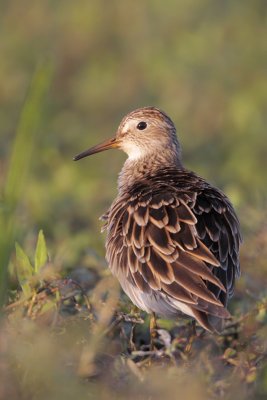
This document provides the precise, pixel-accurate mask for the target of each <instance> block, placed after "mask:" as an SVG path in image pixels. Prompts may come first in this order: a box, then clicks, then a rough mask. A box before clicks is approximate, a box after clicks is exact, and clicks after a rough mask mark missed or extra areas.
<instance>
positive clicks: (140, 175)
mask: <svg viewBox="0 0 267 400" xmlns="http://www.w3.org/2000/svg"><path fill="white" fill-rule="evenodd" d="M166 167H169V168H183V166H182V162H181V158H180V155H179V154H177V153H176V152H175V153H174V152H171V151H167V150H165V151H163V152H161V153H152V154H146V155H144V156H142V157H140V158H137V159H136V158H134V159H132V158H128V159H127V160H126V161H125V163H124V166H123V168H122V170H121V172H120V174H119V179H118V189H119V193H123V192H125V191H128V190H129V189H130V188H131V187H132V185H134V184H135V183H136V182H137V181H141V180H143V179H149V176H150V175H155V174H156V173H157V171H159V170H161V169H164V168H166Z"/></svg>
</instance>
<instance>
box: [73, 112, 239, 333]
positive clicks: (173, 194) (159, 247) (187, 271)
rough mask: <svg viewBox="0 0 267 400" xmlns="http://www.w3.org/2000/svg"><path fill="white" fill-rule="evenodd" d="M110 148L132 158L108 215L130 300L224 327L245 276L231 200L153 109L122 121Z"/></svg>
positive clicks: (116, 270) (110, 256)
mask: <svg viewBox="0 0 267 400" xmlns="http://www.w3.org/2000/svg"><path fill="white" fill-rule="evenodd" d="M111 148H119V149H121V150H123V151H124V152H125V153H127V155H128V159H127V160H126V162H125V164H124V166H123V168H122V170H121V173H120V175H119V180H118V196H117V198H116V199H115V200H114V202H113V203H112V205H111V207H110V209H109V210H108V212H107V213H106V214H105V215H104V217H103V218H104V220H106V224H105V228H106V229H107V239H106V258H107V261H108V263H109V267H110V269H111V271H112V273H113V274H114V275H115V276H116V277H117V278H118V280H119V282H120V284H121V286H122V288H123V290H124V291H125V293H126V294H127V295H128V296H129V297H130V299H131V300H132V302H133V303H134V304H135V305H136V306H137V307H139V308H140V309H141V310H144V311H146V312H147V313H152V314H157V315H160V316H163V317H165V318H175V317H178V316H180V315H184V314H185V315H187V316H189V317H191V318H193V319H195V320H196V321H197V322H198V323H199V324H200V325H201V326H202V327H204V328H205V329H207V330H209V331H213V332H214V331H219V330H220V329H221V328H222V322H223V320H224V319H225V318H229V316H230V314H229V312H228V311H227V309H226V306H227V302H228V299H229V298H230V297H231V296H232V294H233V291H234V284H235V278H236V277H238V276H239V274H240V266H239V245H240V241H241V235H240V228H239V222H238V218H237V216H236V213H235V211H234V209H233V206H232V205H231V203H230V201H229V200H228V198H227V197H226V196H225V195H224V194H223V193H222V192H221V191H220V190H219V189H217V188H215V187H213V186H212V185H210V184H209V183H207V182H206V181H205V180H204V179H203V178H200V177H199V176H198V175H196V174H195V173H193V172H190V171H188V170H186V169H185V168H184V167H183V164H182V160H181V147H180V143H179V141H178V139H177V136H176V129H175V126H174V124H173V122H172V120H171V119H170V118H169V117H168V116H167V115H166V114H165V113H164V112H162V111H160V110H159V109H157V108H154V107H145V108H140V109H137V110H135V111H133V112H131V113H129V114H128V115H126V117H124V118H123V120H122V122H121V123H120V125H119V128H118V130H117V133H116V135H115V137H114V138H112V139H110V140H107V141H105V142H104V143H102V144H99V145H97V146H95V147H92V148H90V149H89V150H87V151H85V152H83V153H81V154H79V155H77V156H76V157H75V158H74V160H79V159H81V158H83V157H86V156H89V155H92V154H95V153H98V152H100V151H104V150H108V149H111Z"/></svg>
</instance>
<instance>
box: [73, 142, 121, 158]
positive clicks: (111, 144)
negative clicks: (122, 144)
mask: <svg viewBox="0 0 267 400" xmlns="http://www.w3.org/2000/svg"><path fill="white" fill-rule="evenodd" d="M118 147H119V142H118V140H117V139H116V138H112V139H108V140H105V141H104V142H103V143H100V144H97V145H96V146H94V147H91V148H90V149H88V150H85V151H83V152H82V153H80V154H78V155H77V156H75V157H73V161H78V160H80V159H81V158H84V157H88V156H91V155H92V154H96V153H100V152H101V151H105V150H108V149H115V148H118Z"/></svg>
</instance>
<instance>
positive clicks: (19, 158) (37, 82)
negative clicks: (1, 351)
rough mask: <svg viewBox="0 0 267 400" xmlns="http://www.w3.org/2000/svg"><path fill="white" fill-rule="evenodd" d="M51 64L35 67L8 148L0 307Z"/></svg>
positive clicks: (0, 220) (0, 225)
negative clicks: (19, 206)
mask: <svg viewBox="0 0 267 400" xmlns="http://www.w3.org/2000/svg"><path fill="white" fill-rule="evenodd" d="M51 76H52V68H51V65H50V64H42V65H40V66H39V67H38V69H37V71H36V73H35V75H34V77H33V79H32V82H31V85H30V88H29V92H28V95H27V98H26V101H25V104H24V106H23V109H22V112H21V116H20V120H19V123H18V127H17V132H16V137H15V141H14V144H13V147H12V151H11V157H10V163H9V168H8V174H7V179H6V184H5V189H4V195H3V198H2V202H1V203H2V204H1V209H0V232H1V234H0V307H1V306H2V305H3V303H4V301H5V298H6V291H7V268H8V262H9V258H10V254H11V252H12V250H13V248H14V237H15V229H16V228H15V227H16V218H15V211H16V208H17V205H18V204H19V202H20V199H21V197H22V196H23V191H25V187H26V186H27V185H26V178H27V174H28V171H29V167H30V163H31V158H32V155H33V152H34V150H35V146H36V138H37V132H38V128H39V126H40V122H41V118H42V109H43V104H44V100H45V96H46V93H47V90H48V87H49V84H50V81H51Z"/></svg>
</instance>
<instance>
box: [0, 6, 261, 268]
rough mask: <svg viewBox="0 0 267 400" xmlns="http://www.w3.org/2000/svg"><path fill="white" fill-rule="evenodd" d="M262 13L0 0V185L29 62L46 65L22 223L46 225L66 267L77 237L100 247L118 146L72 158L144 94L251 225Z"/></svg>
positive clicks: (255, 201)
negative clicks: (46, 85) (48, 74)
mask: <svg viewBox="0 0 267 400" xmlns="http://www.w3.org/2000/svg"><path fill="white" fill-rule="evenodd" d="M265 23H266V3H265V1H261V0H256V1H253V2H251V1H249V0H244V1H213V0H201V1H191V0H189V1H185V0H184V1H182V0H180V1H171V0H168V1H166V2H164V3H163V2H161V1H152V0H151V1H144V2H132V1H123V2H122V1H110V2H107V1H104V0H99V1H88V0H87V1H84V0H78V1H75V2H74V1H66V0H64V1H63V0H62V1H38V0H37V1H29V2H21V1H19V0H17V1H16V0H12V1H2V2H1V14H0V37H1V39H0V46H1V66H0V103H1V107H0V118H1V136H0V155H1V181H2V182H3V180H4V177H5V171H6V170H7V165H8V161H9V155H10V150H11V145H12V142H13V140H14V137H15V131H16V126H17V122H18V118H19V114H20V110H21V108H22V106H23V103H24V101H25V97H26V94H27V90H28V87H29V85H30V82H31V79H32V76H33V74H34V71H35V70H36V68H37V66H38V65H40V63H43V62H49V63H50V64H51V65H52V68H53V75H52V81H51V86H50V90H49V93H48V95H47V97H46V102H45V103H44V104H43V105H42V112H43V114H44V116H43V118H42V122H41V124H40V125H39V126H38V135H39V137H38V143H37V147H36V148H35V150H34V154H33V157H32V161H31V166H30V171H29V174H28V178H27V181H26V183H25V187H24V191H23V196H22V199H21V200H22V202H21V207H20V214H19V218H20V223H19V232H17V234H18V235H19V236H23V237H25V236H27V235H30V234H31V232H32V231H34V232H35V233H36V231H37V230H38V229H39V228H43V229H44V232H45V234H46V237H47V238H48V240H49V241H51V243H52V247H54V249H53V251H58V250H59V247H60V249H62V252H61V255H62V257H64V262H65V263H67V264H73V263H74V262H75V261H77V257H78V253H79V251H80V250H81V249H82V248H83V247H84V246H85V245H88V246H91V247H93V248H94V249H96V251H98V252H100V253H101V254H103V237H101V236H100V235H98V234H97V232H98V231H99V222H98V219H97V217H98V216H99V215H101V213H103V212H104V211H105V209H106V208H107V206H108V204H109V203H110V201H111V200H112V198H113V197H114V195H115V193H116V178H117V174H118V172H119V170H120V167H121V165H122V162H123V160H124V159H125V157H124V156H123V155H122V154H119V153H118V152H112V153H111V152H110V153H104V154H102V155H97V156H95V157H94V158H91V159H90V160H89V159H88V160H84V161H82V162H79V163H73V162H72V156H73V155H75V154H76V153H77V152H80V151H81V150H84V149H86V148H87V147H89V146H91V145H93V144H95V143H98V142H99V141H101V140H103V139H104V138H107V137H110V136H111V135H112V134H113V133H114V132H115V130H116V128H117V126H118V124H119V122H120V120H121V118H122V117H123V116H124V114H125V113H127V112H129V111H131V110H132V109H134V108H137V107H141V106H145V105H155V106H157V107H160V108H162V109H163V110H165V111H166V112H167V113H168V114H169V115H170V116H171V118H172V119H173V120H174V122H175V124H176V126H177V131H178V135H179V138H180V140H181V142H182V145H183V158H184V163H185V165H186V166H187V167H188V168H189V169H193V170H195V171H197V172H198V173H199V174H202V175H203V176H204V177H206V178H207V179H209V180H210V181H211V182H212V183H214V184H216V185H218V186H219V187H221V188H222V189H223V190H225V191H226V193H227V194H228V195H229V196H230V198H231V200H232V201H233V203H234V204H235V206H236V207H237V208H238V209H239V213H240V216H241V222H242V225H243V229H244V230H245V231H250V230H253V229H256V228H257V224H259V223H261V222H262V220H263V214H265V216H266V211H265V207H264V205H265V204H266V198H267V185H266V183H267V182H266V169H267V157H266V154H267V140H266V130H265V126H266V93H267V80H266V36H265V35H264V33H266V30H265ZM40 112H41V111H40ZM25 157H27V154H25ZM62 246H63V247H62ZM63 248H66V252H65V251H64V250H63Z"/></svg>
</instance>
